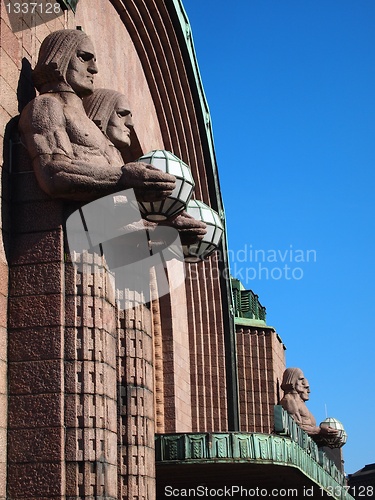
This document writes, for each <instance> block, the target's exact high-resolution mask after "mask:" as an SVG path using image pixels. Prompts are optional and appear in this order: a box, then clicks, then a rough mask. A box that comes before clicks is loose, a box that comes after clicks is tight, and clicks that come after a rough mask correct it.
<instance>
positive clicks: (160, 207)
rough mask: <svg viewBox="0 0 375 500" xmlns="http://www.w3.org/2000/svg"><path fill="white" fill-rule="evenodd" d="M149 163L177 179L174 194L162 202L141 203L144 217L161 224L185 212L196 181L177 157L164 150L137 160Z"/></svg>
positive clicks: (186, 166) (140, 207) (153, 152)
mask: <svg viewBox="0 0 375 500" xmlns="http://www.w3.org/2000/svg"><path fill="white" fill-rule="evenodd" d="M137 161H138V162H144V163H149V164H150V165H152V166H153V167H155V168H158V169H159V170H161V171H162V172H165V173H167V174H171V175H173V176H174V177H175V178H176V187H175V189H174V190H173V192H172V194H171V195H170V196H168V198H166V199H165V200H162V201H148V202H146V201H139V202H138V206H139V210H140V212H141V214H142V216H143V217H144V218H145V219H146V220H149V221H152V222H160V221H163V220H166V219H171V218H172V217H175V216H176V215H178V214H179V213H181V212H182V211H183V210H185V208H186V205H187V203H188V201H189V200H190V198H191V195H192V193H193V190H194V186H195V183H194V179H193V176H192V174H191V170H190V168H189V167H188V165H186V163H184V162H183V161H182V160H180V159H179V158H178V157H177V156H175V155H174V154H172V153H170V152H169V151H165V150H163V149H159V150H155V151H151V152H150V153H147V154H146V155H144V156H141V157H140V158H138V160H137Z"/></svg>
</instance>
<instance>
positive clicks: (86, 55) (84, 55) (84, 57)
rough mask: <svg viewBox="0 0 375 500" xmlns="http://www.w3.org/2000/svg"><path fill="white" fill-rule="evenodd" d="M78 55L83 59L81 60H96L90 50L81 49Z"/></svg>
mask: <svg viewBox="0 0 375 500" xmlns="http://www.w3.org/2000/svg"><path fill="white" fill-rule="evenodd" d="M77 56H78V58H79V59H81V61H85V62H88V61H91V60H94V61H95V57H94V55H93V54H91V53H90V52H84V51H79V52H77Z"/></svg>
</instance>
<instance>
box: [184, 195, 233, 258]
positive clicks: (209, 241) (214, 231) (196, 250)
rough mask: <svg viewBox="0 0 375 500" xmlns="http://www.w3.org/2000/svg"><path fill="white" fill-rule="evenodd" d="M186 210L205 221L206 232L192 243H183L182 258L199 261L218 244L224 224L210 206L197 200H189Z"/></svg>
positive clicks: (209, 253)
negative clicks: (200, 238)
mask: <svg viewBox="0 0 375 500" xmlns="http://www.w3.org/2000/svg"><path fill="white" fill-rule="evenodd" d="M186 212H187V213H188V214H189V215H191V216H192V217H194V219H196V220H200V221H203V222H205V223H206V225H207V233H206V234H205V235H204V237H203V239H202V240H200V241H198V242H197V243H193V244H192V245H184V246H183V250H184V258H185V261H186V262H199V261H201V260H204V259H206V258H207V257H208V256H209V255H211V254H212V253H213V252H214V251H215V250H216V249H217V248H218V246H219V244H220V240H221V238H222V236H223V232H224V226H223V223H222V221H221V219H220V217H219V214H218V213H217V212H215V210H212V208H211V207H209V206H208V205H206V204H205V203H203V202H202V201H199V200H190V201H189V203H188V204H187V207H186Z"/></svg>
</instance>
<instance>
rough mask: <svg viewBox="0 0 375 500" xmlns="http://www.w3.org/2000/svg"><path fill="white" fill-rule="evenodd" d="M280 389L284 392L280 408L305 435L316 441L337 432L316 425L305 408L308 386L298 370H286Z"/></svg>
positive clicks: (307, 398) (308, 392) (330, 428)
mask: <svg viewBox="0 0 375 500" xmlns="http://www.w3.org/2000/svg"><path fill="white" fill-rule="evenodd" d="M281 389H282V390H283V391H284V397H283V398H282V400H281V401H280V404H281V406H282V407H283V408H284V410H286V411H287V412H288V413H289V414H290V415H291V416H292V417H293V419H294V420H295V421H296V422H297V424H298V425H299V426H300V427H301V428H302V429H303V430H304V431H305V432H307V434H309V435H310V436H312V437H313V438H314V439H315V438H317V439H318V440H324V437H329V436H333V435H335V434H337V430H336V429H333V428H332V427H325V426H322V427H320V426H317V425H316V420H315V418H314V416H313V415H312V413H311V412H310V411H309V409H308V408H307V406H306V401H308V400H309V394H310V386H309V383H308V381H307V380H306V378H305V376H304V374H303V372H302V370H301V369H300V368H287V369H286V370H285V371H284V374H283V380H282V383H281Z"/></svg>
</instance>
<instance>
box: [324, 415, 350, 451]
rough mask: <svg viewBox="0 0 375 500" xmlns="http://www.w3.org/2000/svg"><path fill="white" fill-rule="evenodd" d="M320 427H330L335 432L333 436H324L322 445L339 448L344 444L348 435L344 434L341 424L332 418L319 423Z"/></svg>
mask: <svg viewBox="0 0 375 500" xmlns="http://www.w3.org/2000/svg"><path fill="white" fill-rule="evenodd" d="M320 427H332V428H333V429H336V430H337V434H335V435H334V436H324V443H325V444H326V445H327V446H329V447H330V448H341V446H344V444H345V443H346V440H347V438H348V435H347V434H346V432H345V429H344V426H343V425H342V423H341V422H340V421H339V420H337V419H335V418H332V417H328V418H326V419H325V420H323V422H321V424H320Z"/></svg>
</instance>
